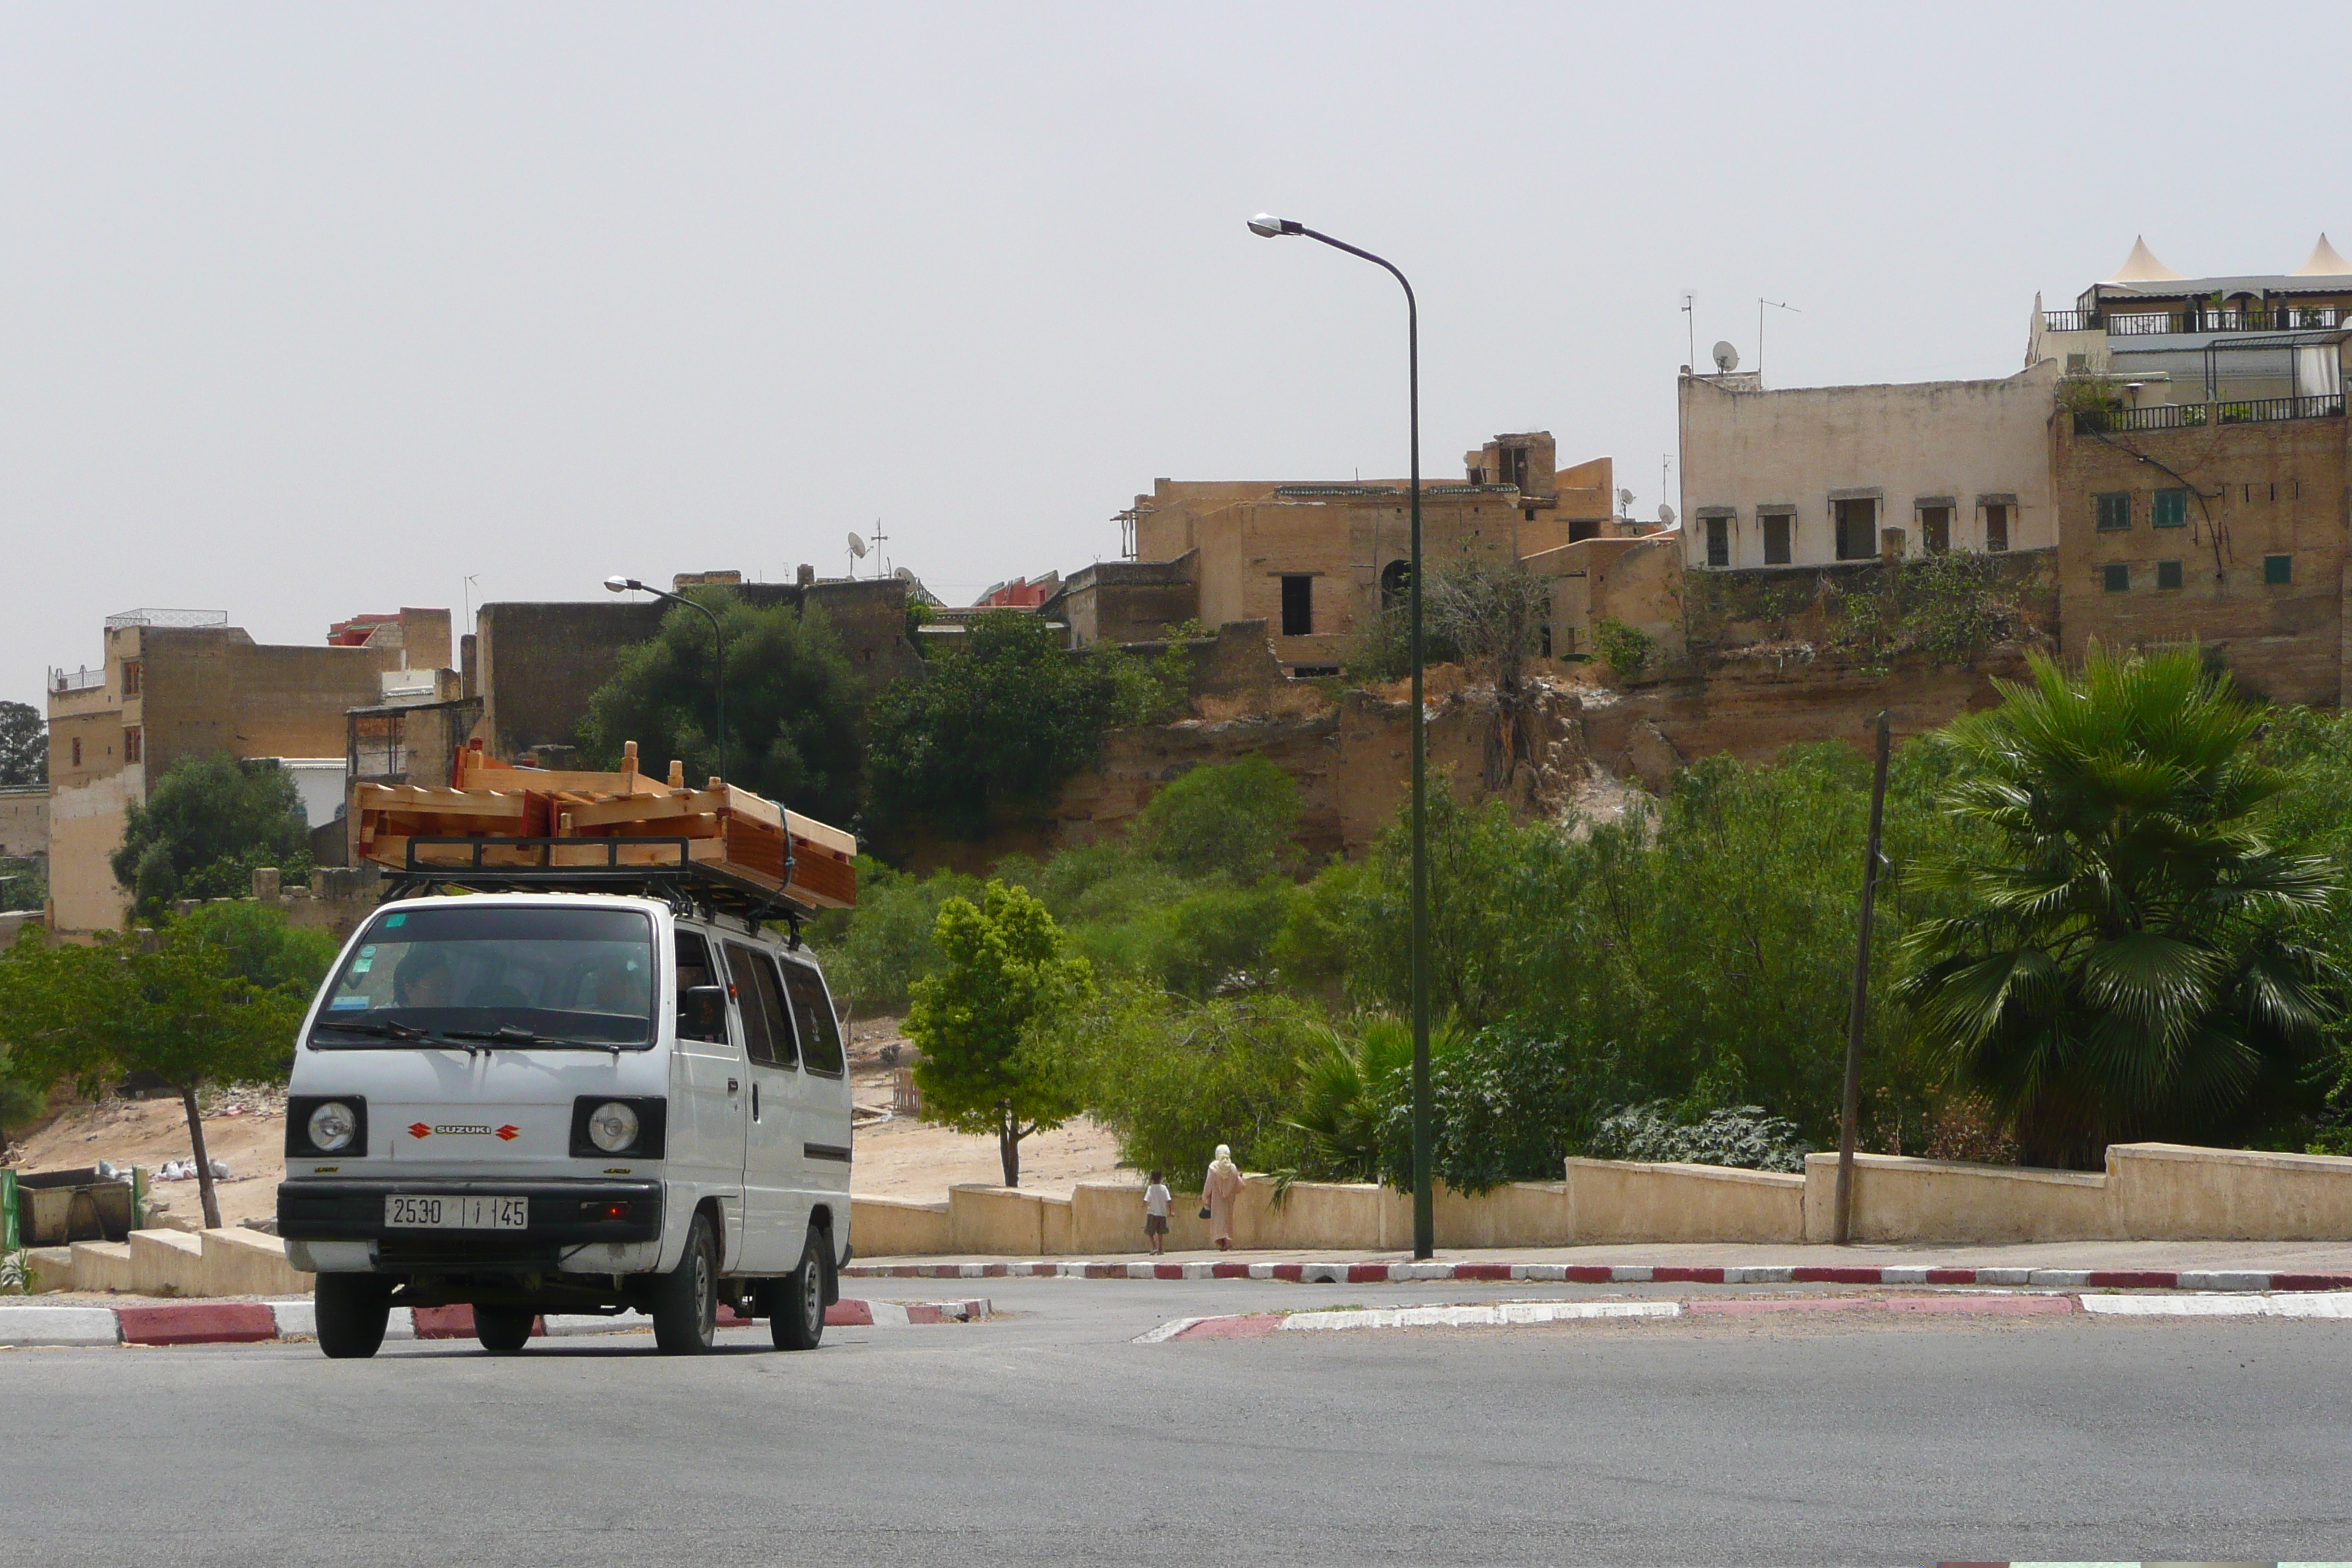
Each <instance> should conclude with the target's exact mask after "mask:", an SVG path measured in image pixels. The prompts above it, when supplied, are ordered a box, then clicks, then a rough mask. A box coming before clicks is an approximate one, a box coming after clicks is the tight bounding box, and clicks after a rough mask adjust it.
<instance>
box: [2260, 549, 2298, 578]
mask: <svg viewBox="0 0 2352 1568" xmlns="http://www.w3.org/2000/svg"><path fill="white" fill-rule="evenodd" d="M2263 582H2265V583H2270V584H2279V583H2292V582H2294V556H2292V555H2265V556H2263Z"/></svg>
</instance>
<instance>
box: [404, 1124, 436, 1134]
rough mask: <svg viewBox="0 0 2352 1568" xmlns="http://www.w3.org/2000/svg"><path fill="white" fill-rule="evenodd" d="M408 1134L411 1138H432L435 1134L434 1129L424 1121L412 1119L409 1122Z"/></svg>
mask: <svg viewBox="0 0 2352 1568" xmlns="http://www.w3.org/2000/svg"><path fill="white" fill-rule="evenodd" d="M408 1135H409V1136H410V1137H411V1138H430V1137H432V1136H433V1129H431V1128H430V1127H427V1126H425V1123H423V1122H422V1121H412V1122H410V1123H409V1124H408Z"/></svg>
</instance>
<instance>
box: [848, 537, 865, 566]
mask: <svg viewBox="0 0 2352 1568" xmlns="http://www.w3.org/2000/svg"><path fill="white" fill-rule="evenodd" d="M849 552H850V553H851V554H852V555H855V556H856V557H857V558H858V559H859V560H860V561H863V560H865V559H866V541H864V540H863V539H860V538H858V537H857V535H856V532H855V531H853V532H852V533H851V534H850V536H849Z"/></svg>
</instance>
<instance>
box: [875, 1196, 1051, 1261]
mask: <svg viewBox="0 0 2352 1568" xmlns="http://www.w3.org/2000/svg"><path fill="white" fill-rule="evenodd" d="M852 1223H853V1224H855V1221H853V1222H852ZM1070 1237H1071V1220H1070V1200H1069V1199H1067V1198H1055V1197H1048V1196H1046V1195H1045V1194H1043V1193H1028V1192H1023V1191H1021V1190H1019V1189H1018V1188H1006V1187H990V1186H980V1185H970V1186H956V1187H950V1188H949V1189H948V1250H949V1251H950V1252H977V1253H985V1254H989V1255H992V1256H996V1255H1002V1256H1004V1257H1008V1258H1043V1257H1045V1255H1046V1253H1047V1251H1048V1247H1047V1243H1048V1241H1049V1240H1051V1241H1052V1242H1053V1243H1055V1244H1056V1245H1058V1246H1060V1247H1068V1246H1069V1245H1070Z"/></svg>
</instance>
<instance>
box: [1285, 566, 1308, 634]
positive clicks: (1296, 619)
mask: <svg viewBox="0 0 2352 1568" xmlns="http://www.w3.org/2000/svg"><path fill="white" fill-rule="evenodd" d="M1282 635H1283V636H1284V637H1312V636H1314V635H1315V579H1314V578H1312V577H1309V576H1297V577H1285V578H1284V579H1283V580H1282Z"/></svg>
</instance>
